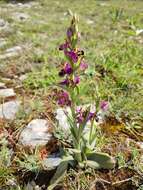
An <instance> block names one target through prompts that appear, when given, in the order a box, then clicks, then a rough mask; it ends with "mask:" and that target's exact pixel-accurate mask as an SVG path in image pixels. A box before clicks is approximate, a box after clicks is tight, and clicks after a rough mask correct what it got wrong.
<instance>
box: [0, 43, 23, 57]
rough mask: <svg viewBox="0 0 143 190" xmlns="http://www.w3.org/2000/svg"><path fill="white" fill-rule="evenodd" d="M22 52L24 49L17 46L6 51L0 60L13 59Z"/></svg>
mask: <svg viewBox="0 0 143 190" xmlns="http://www.w3.org/2000/svg"><path fill="white" fill-rule="evenodd" d="M21 52H22V47H20V46H15V47H12V48H8V49H7V50H6V51H5V54H3V55H0V59H1V60H3V59H8V58H11V57H16V56H18V55H19V54H20V53H21Z"/></svg>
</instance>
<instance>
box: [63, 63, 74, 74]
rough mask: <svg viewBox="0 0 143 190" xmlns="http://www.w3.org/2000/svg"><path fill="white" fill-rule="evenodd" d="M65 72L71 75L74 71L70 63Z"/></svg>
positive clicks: (67, 64)
mask: <svg viewBox="0 0 143 190" xmlns="http://www.w3.org/2000/svg"><path fill="white" fill-rule="evenodd" d="M64 71H65V73H66V74H68V75H70V74H71V73H72V72H73V69H72V67H71V65H70V64H69V63H66V65H65V68H64Z"/></svg>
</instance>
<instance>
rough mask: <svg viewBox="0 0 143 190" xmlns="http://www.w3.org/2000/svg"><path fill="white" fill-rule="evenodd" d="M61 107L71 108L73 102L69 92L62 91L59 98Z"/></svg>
mask: <svg viewBox="0 0 143 190" xmlns="http://www.w3.org/2000/svg"><path fill="white" fill-rule="evenodd" d="M58 104H59V106H62V107H63V106H71V100H70V99H69V95H68V93H67V92H64V91H61V92H60V93H59V96H58Z"/></svg>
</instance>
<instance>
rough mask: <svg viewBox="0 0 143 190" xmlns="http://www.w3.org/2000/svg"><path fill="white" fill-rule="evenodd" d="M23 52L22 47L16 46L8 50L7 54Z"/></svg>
mask: <svg viewBox="0 0 143 190" xmlns="http://www.w3.org/2000/svg"><path fill="white" fill-rule="evenodd" d="M21 51H22V47H20V46H14V47H12V48H8V49H7V50H6V51H5V52H6V53H12V52H21Z"/></svg>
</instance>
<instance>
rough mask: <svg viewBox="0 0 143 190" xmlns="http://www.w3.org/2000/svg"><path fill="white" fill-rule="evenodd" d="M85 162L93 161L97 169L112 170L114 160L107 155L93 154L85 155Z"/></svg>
mask: <svg viewBox="0 0 143 190" xmlns="http://www.w3.org/2000/svg"><path fill="white" fill-rule="evenodd" d="M87 160H90V161H95V162H97V163H98V164H99V166H100V167H99V168H103V169H112V168H114V167H115V160H114V159H113V158H112V157H111V156H109V155H108V154H107V153H102V152H94V153H89V154H87Z"/></svg>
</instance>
